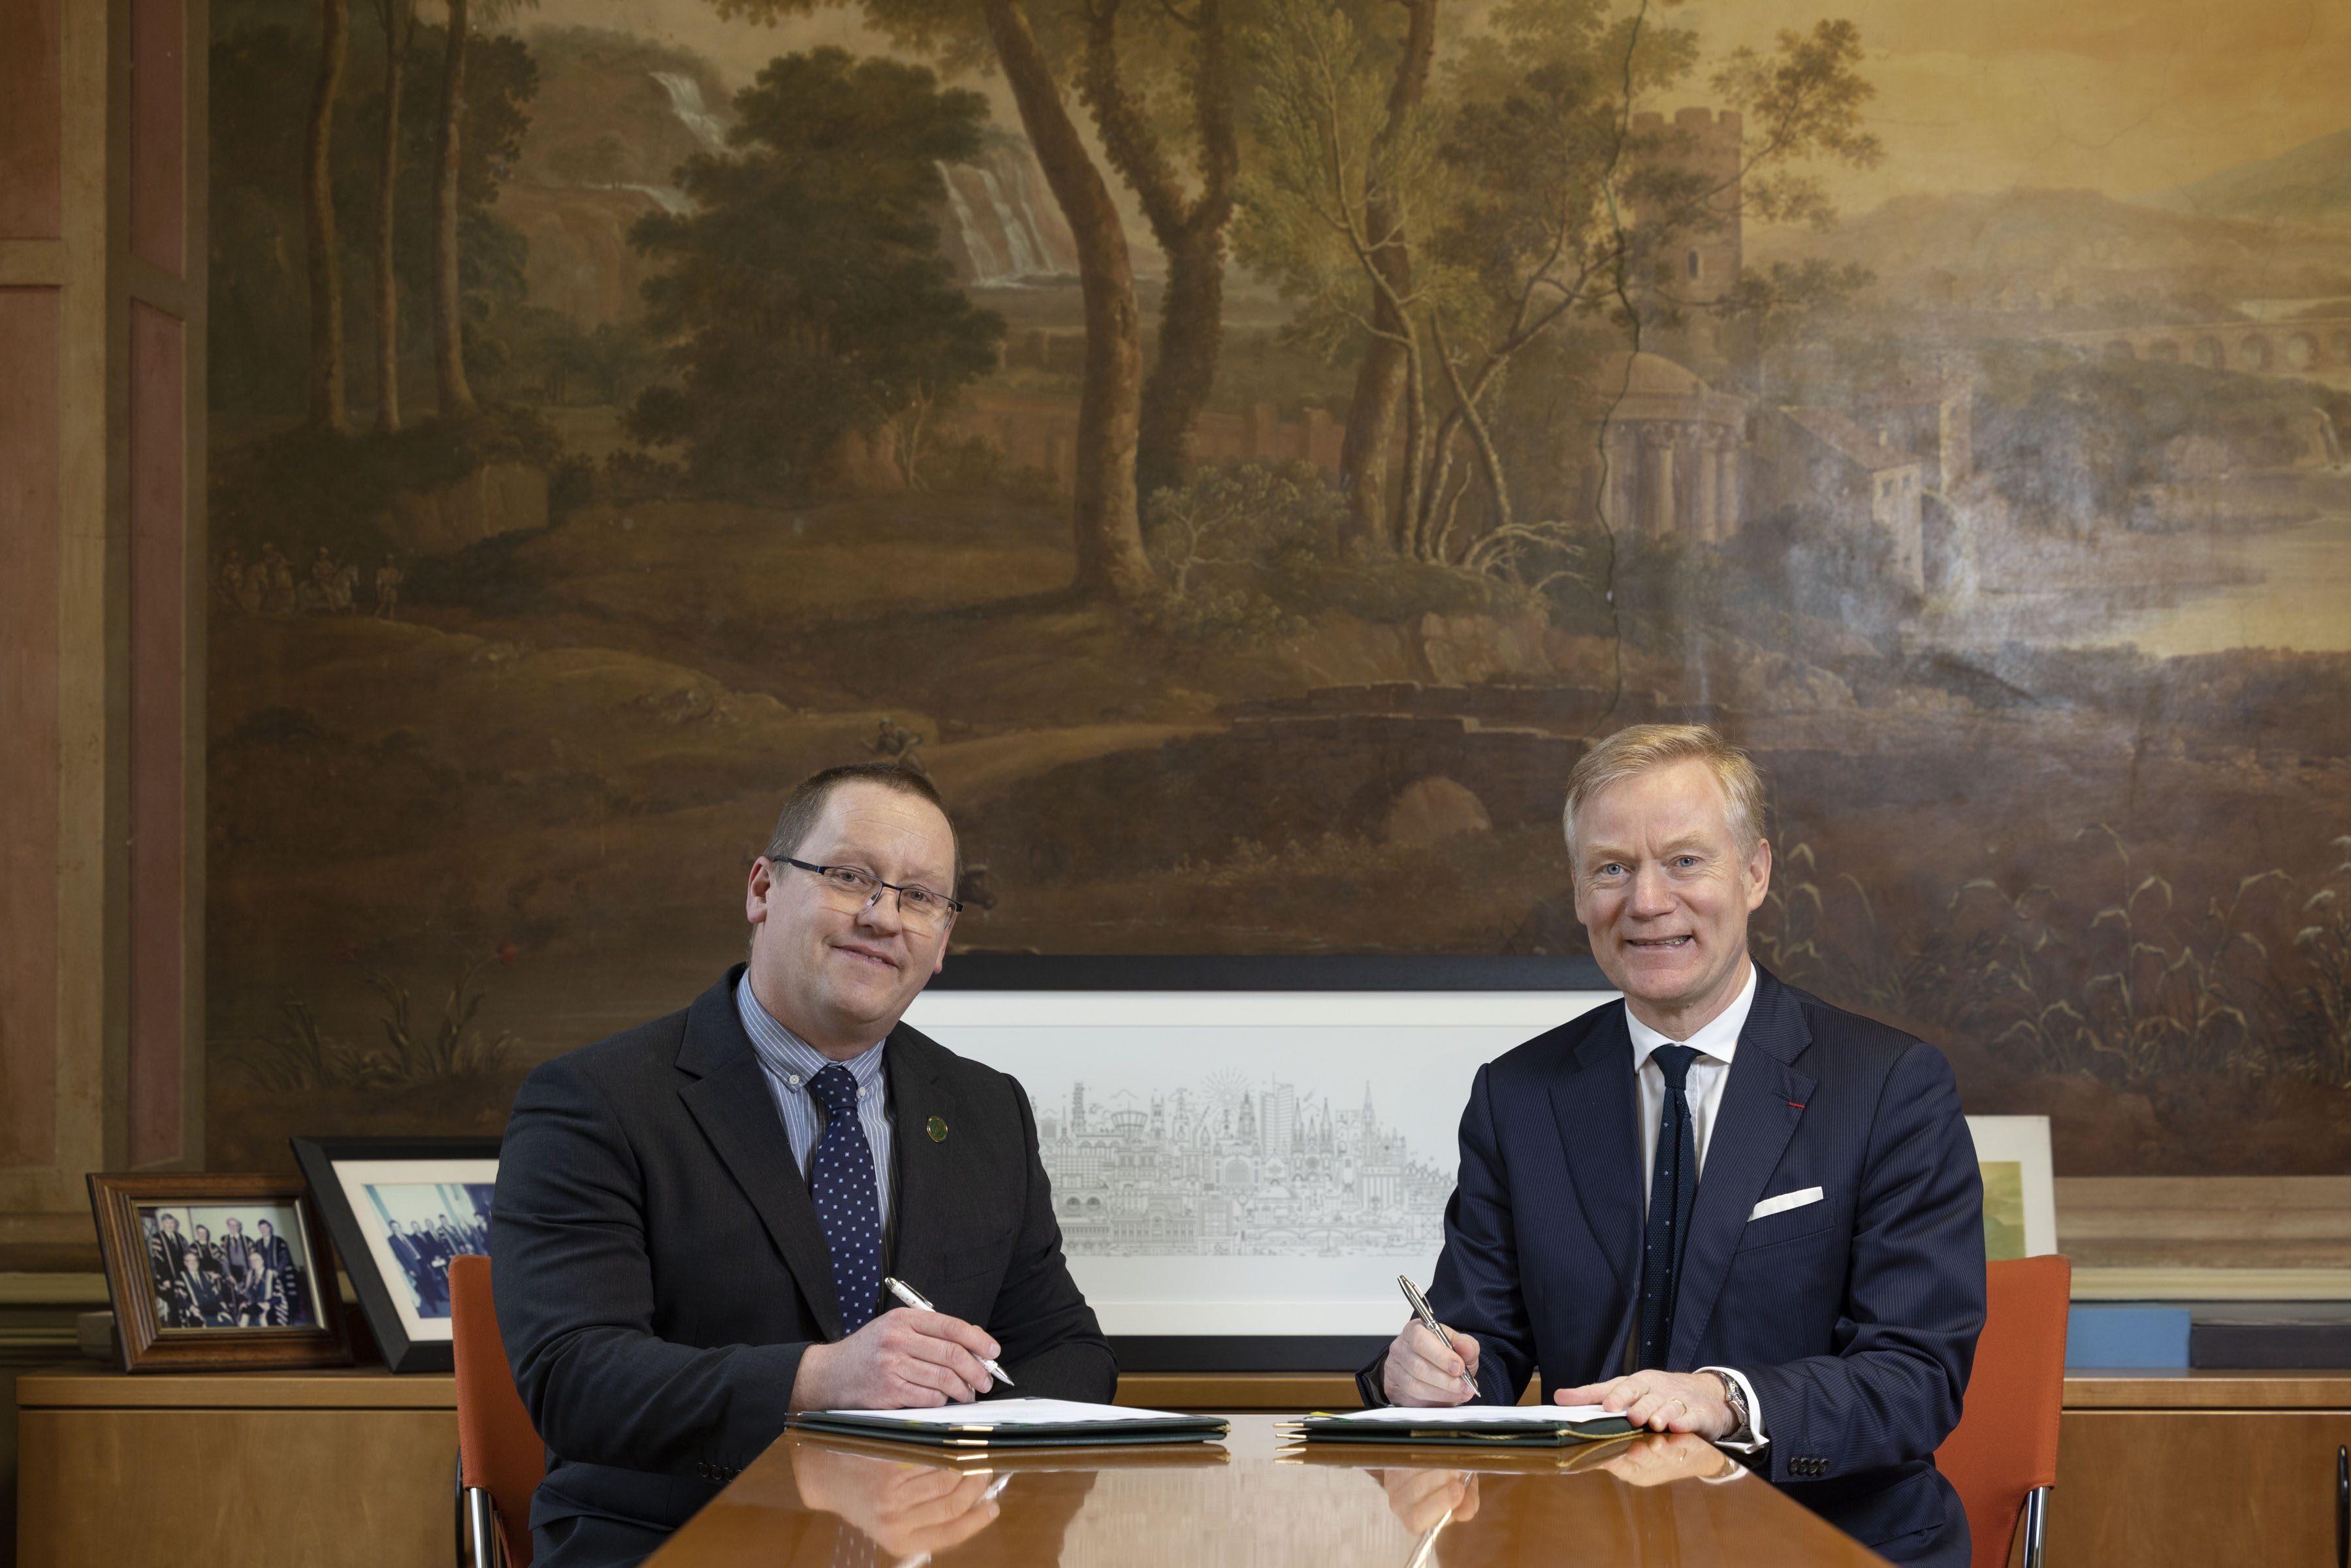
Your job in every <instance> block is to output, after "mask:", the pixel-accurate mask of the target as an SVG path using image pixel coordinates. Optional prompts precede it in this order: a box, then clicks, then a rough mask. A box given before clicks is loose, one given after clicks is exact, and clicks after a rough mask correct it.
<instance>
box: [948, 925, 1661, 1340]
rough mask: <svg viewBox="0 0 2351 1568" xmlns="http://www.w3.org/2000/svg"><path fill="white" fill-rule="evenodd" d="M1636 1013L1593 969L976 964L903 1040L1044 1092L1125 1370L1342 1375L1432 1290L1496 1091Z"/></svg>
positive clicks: (1086, 1252)
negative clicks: (1589, 1023)
mask: <svg viewBox="0 0 2351 1568" xmlns="http://www.w3.org/2000/svg"><path fill="white" fill-rule="evenodd" d="M1056 982H1059V983H1058V984H1057V983H1056ZM1615 994H1616V993H1615V992H1614V991H1613V990H1611V989H1608V988H1607V982H1606V981H1605V980H1604V978H1602V977H1601V976H1600V974H1599V971H1598V968H1597V967H1596V966H1594V965H1593V964H1592V963H1591V961H1590V960H1588V959H1581V960H1579V959H1560V958H1545V957H1529V958H1499V959H1497V958H1490V957H1476V958H1461V959H1449V958H1444V957H1425V956H1423V957H1406V958H1389V957H1358V956H1348V957H1328V958H1325V957H1231V956H1204V957H1199V958H1184V957H1144V958H1124V959H1122V958H1113V957H1087V958H1071V959H1060V958H1052V957H1046V956H1011V955H1008V956H1001V957H998V956H977V955H975V956H958V957H956V959H954V960H953V961H951V962H950V963H949V964H948V965H947V967H946V970H945V972H944V973H942V975H941V976H940V977H939V981H938V982H935V983H934V984H933V986H932V987H931V988H929V989H927V990H925V992H924V993H923V994H922V995H921V996H920V997H918V998H915V1001H914V1007H913V1008H912V1009H910V1010H909V1011H908V1012H907V1014H906V1021H907V1022H908V1023H910V1024H912V1025H913V1026H914V1027H915V1028H916V1029H919V1030H922V1031H923V1032H924V1033H925V1034H927V1035H929V1036H931V1037H932V1038H933V1039H935V1040H938V1041H939V1042H940V1043H941V1044H943V1045H945V1046H946V1047H947V1048H948V1049H949V1050H951V1051H956V1053H957V1054H959V1055H963V1056H967V1057H970V1058H972V1059H973V1060H975V1061H984V1062H986V1063H987V1064H988V1065H989V1066H991V1067H994V1068H997V1069H998V1070H999V1071H1004V1072H1008V1073H1010V1074H1011V1075H1012V1076H1014V1077H1015V1078H1018V1079H1019V1081H1020V1083H1021V1086H1022V1087H1023V1088H1025V1089H1026V1090H1027V1091H1028V1092H1029V1101H1030V1103H1031V1104H1032V1105H1033V1106H1034V1108H1035V1111H1036V1115H1037V1130H1038V1138H1039V1146H1040V1155H1041V1157H1042V1159H1043V1162H1044V1165H1045V1169H1046V1173H1047V1175H1048V1176H1050V1178H1051V1179H1052V1184H1053V1201H1054V1205H1055V1207H1056V1208H1057V1209H1058V1210H1059V1212H1060V1218H1061V1239H1062V1249H1063V1251H1064V1252H1065V1253H1066V1254H1067V1256H1068V1258H1069V1260H1070V1268H1071V1273H1072V1274H1073V1275H1074V1276H1075V1278H1076V1280H1077V1282H1078V1285H1079V1287H1080V1288H1081V1289H1082V1290H1083V1291H1085V1293H1086V1300H1087V1301H1088V1302H1089V1303H1091V1304H1092V1307H1093V1309H1094V1311H1095V1312H1096V1314H1097V1315H1098V1316H1099V1317H1100V1318H1101V1321H1102V1330H1103V1332H1104V1333H1107V1334H1108V1335H1110V1336H1111V1338H1112V1340H1113V1343H1114V1344H1115V1346H1116V1348H1117V1350H1118V1354H1119V1363H1120V1364H1121V1365H1122V1366H1124V1367H1126V1368H1128V1369H1129V1370H1132V1371H1202V1370H1219V1371H1249V1370H1264V1371H1311V1370H1336V1369H1341V1368H1349V1367H1353V1366H1355V1365H1358V1364H1361V1363H1362V1362H1364V1361H1365V1360H1367V1359H1369V1357H1370V1356H1371V1355H1372V1354H1375V1353H1376V1351H1377V1349H1378V1347H1379V1346H1380V1345H1382V1344H1384V1343H1386V1342H1387V1341H1388V1339H1389V1338H1391V1337H1392V1336H1393V1335H1394V1334H1395V1332H1396V1327H1397V1325H1398V1323H1400V1322H1402V1321H1403V1318H1404V1314H1405V1310H1406V1309H1405V1301H1404V1298H1403V1296H1402V1295H1401V1294H1400V1293H1399V1292H1398V1291H1397V1290H1396V1276H1397V1275H1398V1274H1409V1275H1411V1276H1412V1277H1413V1278H1414V1279H1415V1280H1416V1281H1418V1282H1419V1283H1421V1284H1422V1285H1424V1286H1425V1285H1426V1284H1427V1282H1428V1278H1429V1275H1430V1273H1431V1271H1432V1270H1434V1269H1435V1267H1436V1263H1437V1253H1438V1251H1439V1250H1440V1249H1441V1248H1442V1246H1443V1239H1444V1238H1443V1222H1444V1212H1445V1203H1446V1199H1447V1197H1449V1196H1450V1195H1451V1193H1452V1190H1453V1178H1454V1167H1455V1163H1456V1148H1457V1143H1456V1139H1457V1134H1458V1127H1459V1123H1460V1117H1461V1108H1462V1106H1463V1105H1464V1104H1465V1103H1467V1102H1468V1095H1469V1084H1470V1080H1471V1079H1472V1077H1474V1076H1475V1074H1476V1072H1477V1071H1478V1069H1479V1066H1480V1065H1482V1064H1483V1063H1485V1062H1488V1061H1492V1060H1493V1059H1494V1058H1495V1057H1497V1056H1499V1055H1501V1054H1502V1053H1503V1052H1504V1051H1509V1050H1510V1048H1511V1047H1513V1046H1516V1045H1519V1044H1520V1043H1521V1042H1523V1041H1525V1040H1531V1039H1532V1038H1533V1037H1534V1036H1536V1035H1538V1034H1541V1033H1542V1032H1543V1031H1544V1030H1549V1029H1552V1028H1555V1027H1557V1026H1558V1025H1560V1024H1562V1023H1564V1022H1565V1021H1567V1020H1568V1019H1571V1018H1573V1017H1575V1016H1576V1015H1577V1014H1579V1013H1581V1012H1583V1011H1584V1010H1585V1009H1589V1008H1593V1007H1596V1006H1598V1005H1600V1004H1602V1003H1604V1002H1606V1001H1609V1000H1611V999H1613V998H1614V996H1615ZM1138 1173H1141V1174H1140V1177H1139V1179H1138Z"/></svg>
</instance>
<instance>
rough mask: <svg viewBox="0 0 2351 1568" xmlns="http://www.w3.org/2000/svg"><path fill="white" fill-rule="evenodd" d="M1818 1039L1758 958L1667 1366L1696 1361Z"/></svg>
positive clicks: (1781, 1146) (1806, 1080)
mask: <svg viewBox="0 0 2351 1568" xmlns="http://www.w3.org/2000/svg"><path fill="white" fill-rule="evenodd" d="M1812 1042H1813V1036H1812V1031H1811V1030H1809V1029H1807V1028H1806V1027H1805V1025H1804V1015H1803V1010H1802V1009H1801V1008H1799V1007H1798V1006H1797V1005H1796V999H1795V998H1794V997H1792V996H1791V995H1789V993H1788V988H1786V987H1785V986H1782V984H1780V982H1779V981H1778V980H1775V979H1773V978H1772V977H1771V975H1770V974H1769V973H1768V972H1766V971H1765V970H1764V969H1763V968H1762V967H1761V966H1760V965H1759V966H1757V968H1756V982H1755V1005H1754V1006H1753V1007H1752V1008H1750V1009H1749V1010H1748V1014H1747V1024H1746V1027H1745V1028H1743V1029H1741V1030H1740V1031H1739V1051H1738V1054H1737V1055H1735V1056H1733V1057H1732V1058H1731V1061H1730V1080H1729V1082H1727V1083H1725V1084H1724V1085H1723V1086H1722V1104H1721V1106H1720V1108H1719V1109H1718V1110H1717V1111H1716V1113H1715V1119H1714V1135H1713V1136H1712V1137H1711V1138H1709V1139H1708V1142H1707V1150H1706V1166H1705V1170H1704V1173H1703V1174H1702V1175H1701V1176H1699V1177H1698V1205H1697V1207H1696V1208H1694V1209H1693V1210H1692V1211H1691V1214H1690V1234H1689V1242H1688V1245H1687V1247H1685V1248H1684V1249H1683V1250H1682V1279H1681V1287H1680V1290H1679V1291H1678V1293H1677V1296H1676V1298H1675V1301H1674V1341H1673V1343H1672V1344H1671V1345H1670V1346H1669V1347H1668V1348H1667V1353H1666V1364H1667V1367H1668V1369H1672V1370H1683V1371H1687V1369H1688V1368H1689V1367H1690V1366H1691V1365H1693V1364H1696V1359H1697V1355H1698V1343H1699V1342H1700V1341H1701V1340H1702V1339H1703V1338H1704V1337H1705V1334H1706V1330H1707V1324H1708V1322H1711V1321H1712V1319H1713V1317H1714V1306H1715V1301H1716V1300H1717V1299H1718V1298H1719V1296H1720V1295H1721V1294H1722V1282H1723V1280H1724V1278H1725V1277H1726V1276H1727V1275H1728V1274H1729V1271H1730V1255H1731V1254H1732V1253H1733V1252H1735V1251H1737V1250H1738V1249H1739V1238H1740V1232H1741V1231H1743V1230H1744V1229H1745V1228H1746V1227H1747V1216H1748V1214H1749V1212H1750V1211H1751V1210H1752V1209H1753V1208H1754V1207H1755V1202H1756V1200H1757V1199H1758V1198H1760V1197H1762V1196H1763V1187H1764V1185H1765V1184H1766V1183H1768V1182H1769V1181H1770V1180H1771V1173H1772V1172H1773V1171H1774V1170H1777V1169H1778V1168H1779V1166H1780V1156H1781V1155H1782V1154H1784V1153H1785V1152H1786V1151H1787V1147H1788V1140H1789V1139H1791V1138H1792V1137H1794V1136H1795V1134H1796V1124H1797V1122H1798V1121H1799V1120H1800V1119H1801V1118H1802V1115H1803V1107H1804V1106H1805V1105H1807V1104H1809V1103H1811V1101H1812V1098H1813V1082H1814V1080H1813V1079H1812V1078H1810V1077H1807V1076H1806V1075H1805V1074H1803V1073H1802V1072H1799V1071H1796V1070H1795V1068H1794V1067H1793V1066H1792V1065H1791V1063H1792V1062H1793V1061H1795V1059H1796V1058H1797V1057H1798V1056H1800V1055H1802V1052H1803V1051H1804V1049H1805V1047H1807V1046H1809V1045H1811V1044H1812Z"/></svg>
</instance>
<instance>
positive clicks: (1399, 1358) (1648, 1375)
mask: <svg viewBox="0 0 2351 1568" xmlns="http://www.w3.org/2000/svg"><path fill="white" fill-rule="evenodd" d="M1445 1332H1446V1333H1447V1335H1449V1336H1450V1337H1451V1338H1452V1341H1453V1348H1452V1349H1451V1350H1447V1349H1446V1348H1445V1342H1444V1341H1443V1340H1440V1339H1438V1338H1437V1336H1436V1335H1435V1334H1433V1333H1429V1332H1428V1330H1427V1329H1426V1328H1424V1327H1422V1326H1421V1324H1420V1322H1418V1321H1417V1320H1416V1321H1414V1322H1408V1323H1406V1324H1405V1327H1404V1332H1403V1333H1400V1334H1398V1335H1396V1336H1395V1340H1394V1342H1392V1343H1390V1344H1389V1345H1388V1355H1387V1361H1386V1364H1384V1366H1383V1367H1382V1368H1381V1374H1380V1381H1381V1385H1382V1387H1383V1388H1384V1390H1385V1391H1386V1393H1387V1396H1388V1403H1389V1404H1391V1405H1417V1406H1447V1405H1467V1404H1468V1403H1469V1401H1470V1398H1471V1397H1472V1396H1471V1395H1470V1392H1469V1389H1468V1385H1466V1384H1464V1383H1463V1382H1462V1381H1461V1379H1462V1377H1463V1376H1464V1375H1468V1377H1470V1378H1472V1379H1475V1378H1476V1377H1477V1375H1478V1358H1479V1345H1478V1340H1477V1337H1476V1336H1475V1335H1473V1334H1466V1333H1462V1332H1461V1331H1460V1330H1459V1329H1457V1328H1454V1327H1453V1326H1452V1325H1450V1324H1447V1326H1446V1330H1445ZM1552 1403H1553V1404H1555V1405H1597V1406H1600V1407H1601V1408H1602V1409H1604V1410H1606V1411H1607V1412H1608V1413H1609V1414H1610V1415H1612V1416H1624V1417H1625V1420H1627V1421H1630V1422H1631V1423H1632V1424H1633V1425H1634V1426H1635V1427H1649V1428H1651V1429H1652V1430H1654V1431H1658V1432H1695V1433H1697V1434H1698V1436H1699V1437H1704V1438H1707V1439H1708V1440H1709V1441H1711V1440H1712V1439H1714V1438H1718V1437H1729V1436H1730V1434H1731V1433H1733V1432H1735V1431H1737V1430H1738V1429H1739V1422H1738V1419H1737V1417H1735V1416H1732V1415H1731V1413H1730V1404H1729V1401H1728V1400H1726V1399H1725V1398H1723V1396H1722V1384H1721V1381H1720V1380H1719V1379H1718V1378H1717V1377H1716V1376H1715V1375H1714V1374H1712V1373H1710V1372H1699V1373H1686V1372H1659V1371H1656V1370H1654V1369H1652V1370H1649V1371H1645V1372H1636V1373H1634V1374H1633V1375H1630V1376H1628V1377H1612V1378H1610V1379H1608V1380H1607V1381H1606V1382H1604V1383H1593V1384H1587V1385H1584V1386H1583V1387H1581V1388H1562V1389H1561V1390H1559V1392H1558V1393H1556V1394H1554V1395H1552Z"/></svg>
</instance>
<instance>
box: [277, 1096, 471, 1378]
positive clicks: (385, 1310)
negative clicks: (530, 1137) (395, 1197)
mask: <svg viewBox="0 0 2351 1568" xmlns="http://www.w3.org/2000/svg"><path fill="white" fill-rule="evenodd" d="M287 1142H288V1143H290V1144H291V1145H293V1148H294V1160H295V1163H296V1164H297V1165H298V1166H301V1169H302V1177H303V1180H304V1181H305V1182H307V1183H308V1186H309V1188H310V1198H311V1202H312V1203H313V1204H314V1205H315V1206H316V1207H317V1208H318V1211H319V1216H320V1217H321V1218H323V1219H324V1220H325V1221H326V1225H327V1234H328V1235H329V1237H331V1238H332V1239H333V1240H334V1244H335V1250H336V1252H337V1253H338V1254H340V1257H341V1258H342V1260H343V1270H344V1272H345V1273H347V1274H349V1275H350V1281H351V1291H352V1293H353V1294H354V1295H356V1296H358V1297H359V1302H360V1311H361V1312H365V1313H366V1314H367V1323H368V1328H369V1330H370V1332H371V1333H373V1334H374V1335H375V1342H376V1343H377V1344H378V1345H379V1346H381V1348H382V1351H383V1360H384V1364H385V1365H386V1366H388V1367H390V1368H391V1369H392V1371H394V1372H450V1371H454V1370H455V1366H456V1361H455V1352H454V1351H453V1349H452V1348H451V1343H450V1341H449V1340H448V1339H447V1338H446V1337H434V1336H433V1335H431V1334H429V1333H422V1332H412V1330H411V1327H410V1315H408V1314H403V1313H402V1312H401V1310H400V1306H399V1303H398V1301H396V1300H395V1298H394V1296H393V1293H392V1292H393V1291H394V1289H395V1288H398V1289H400V1290H402V1291H407V1290H408V1288H409V1287H408V1286H407V1285H406V1284H404V1283H399V1282H396V1281H389V1280H386V1279H385V1278H384V1274H383V1268H382V1265H381V1262H380V1260H379V1258H378V1254H377V1251H376V1249H375V1248H374V1247H373V1246H371V1241H370V1237H371V1231H370V1228H368V1227H366V1226H364V1225H362V1224H361V1222H360V1215H359V1213H358V1211H357V1210H356V1209H354V1208H353V1207H352V1206H351V1200H350V1193H349V1191H348V1189H347V1187H346V1186H345V1183H344V1181H343V1178H342V1177H341V1176H340V1175H339V1174H338V1167H339V1166H345V1165H350V1164H354V1163H360V1162H365V1163H369V1164H377V1163H388V1162H392V1163H413V1164H414V1165H415V1166H416V1179H417V1180H418V1181H419V1182H427V1181H431V1180H432V1179H433V1172H434V1168H435V1167H444V1168H445V1167H446V1166H450V1165H452V1164H456V1163H459V1162H465V1163H473V1162H479V1161H483V1160H488V1161H490V1162H492V1163H493V1166H495V1162H496V1159H497V1157H498V1143H499V1141H498V1140H497V1139H496V1138H291V1139H288V1140H287Z"/></svg>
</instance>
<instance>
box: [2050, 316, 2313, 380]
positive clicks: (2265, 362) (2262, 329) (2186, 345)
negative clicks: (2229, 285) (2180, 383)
mask: <svg viewBox="0 0 2351 1568" xmlns="http://www.w3.org/2000/svg"><path fill="white" fill-rule="evenodd" d="M2046 336H2047V337H2048V338H2049V339H2050V340H2053V341H2054V342H2060V343H2073V344H2075V345H2077V346H2079V347H2082V348H2085V349H2095V350H2098V351H2099V352H2101V353H2106V354H2112V355H2115V356H2116V357H2117V358H2120V359H2131V360H2159V361H2165V362H2166V363H2169V364H2195V365H2202V366H2203V367H2204V368H2205V369H2207V370H2213V371H2244V372H2245V373H2246V374H2248V375H2256V376H2304V375H2308V376H2326V377H2327V378H2328V379H2330V380H2331V379H2333V378H2334V376H2335V375H2342V374H2346V373H2351V316H2340V317H2331V318H2328V319H2323V320H2299V321H2213V322H2207V323H2205V324H2203V325H2201V326H2194V327H2168V326H2162V327H2118V328H2114V329H2107V330H2103V331H2096V332H2051V333H2048V334H2046Z"/></svg>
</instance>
